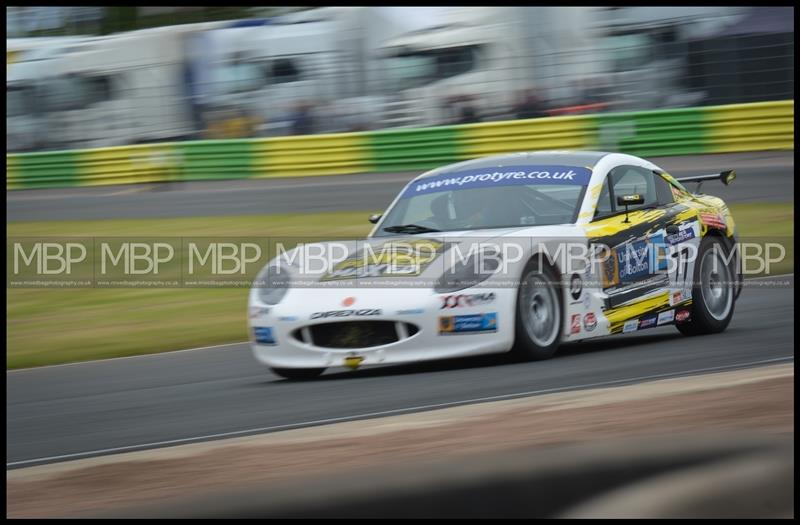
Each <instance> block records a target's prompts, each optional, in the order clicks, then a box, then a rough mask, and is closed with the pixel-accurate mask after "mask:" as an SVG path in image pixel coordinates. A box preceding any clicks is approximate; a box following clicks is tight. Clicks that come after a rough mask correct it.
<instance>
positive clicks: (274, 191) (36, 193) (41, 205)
mask: <svg viewBox="0 0 800 525" xmlns="http://www.w3.org/2000/svg"><path fill="white" fill-rule="evenodd" d="M650 160H652V161H653V162H654V163H655V164H657V165H659V166H660V167H662V168H664V169H665V170H667V171H668V172H670V173H671V174H672V175H675V176H677V177H680V176H687V175H702V174H706V173H715V172H719V171H722V170H725V169H730V168H733V169H736V172H737V179H736V181H735V182H734V183H733V184H732V185H731V186H728V187H726V186H723V185H722V184H720V183H718V182H706V183H704V185H703V191H705V192H707V193H709V194H711V195H716V196H718V197H721V198H723V199H725V200H726V201H730V202H784V201H789V200H792V196H793V194H794V152H792V151H778V152H774V151H772V152H771V151H764V152H754V153H736V154H717V155H695V156H684V157H660V158H656V157H654V158H651V159H650ZM420 173H421V172H407V173H375V174H360V175H342V176H325V177H301V178H285V179H258V180H232V181H208V182H187V183H173V184H166V185H165V184H155V185H152V184H145V185H132V186H105V187H87V188H64V189H43V190H15V191H10V192H7V193H6V204H7V212H6V220H7V221H44V220H80V219H134V218H159V217H160V218H164V217H191V216H201V215H206V216H208V215H210V216H222V215H261V214H280V213H317V212H327V211H352V210H355V211H358V210H364V211H372V210H383V209H385V208H386V206H388V205H389V204H390V203H391V201H392V199H393V198H394V197H395V195H397V193H398V192H399V191H400V189H401V188H402V187H403V186H404V185H405V184H406V183H407V182H408V181H410V180H411V179H413V178H414V177H416V176H417V175H419V174H420ZM694 186H695V185H694V184H692V185H690V186H689V189H691V190H694ZM365 221H366V218H365Z"/></svg>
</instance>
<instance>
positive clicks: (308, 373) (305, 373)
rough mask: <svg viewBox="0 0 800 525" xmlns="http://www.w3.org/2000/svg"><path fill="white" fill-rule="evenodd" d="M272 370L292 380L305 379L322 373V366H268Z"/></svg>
mask: <svg viewBox="0 0 800 525" xmlns="http://www.w3.org/2000/svg"><path fill="white" fill-rule="evenodd" d="M270 370H272V372H273V373H274V374H276V375H279V376H281V377H285V378H286V379H291V380H293V381H307V380H309V379H314V378H317V377H319V376H320V375H322V372H324V371H325V369H324V368H270Z"/></svg>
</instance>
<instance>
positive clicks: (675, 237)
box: [667, 226, 694, 245]
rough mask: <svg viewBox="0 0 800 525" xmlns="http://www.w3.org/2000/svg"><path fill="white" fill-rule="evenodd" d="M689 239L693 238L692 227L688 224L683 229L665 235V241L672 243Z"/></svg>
mask: <svg viewBox="0 0 800 525" xmlns="http://www.w3.org/2000/svg"><path fill="white" fill-rule="evenodd" d="M689 239H694V228H693V227H691V226H689V227H688V228H685V229H683V230H680V231H679V232H678V233H674V234H672V235H667V242H668V243H669V244H670V245H672V244H679V243H682V242H685V241H688V240H689Z"/></svg>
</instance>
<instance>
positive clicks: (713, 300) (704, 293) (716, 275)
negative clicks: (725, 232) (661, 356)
mask: <svg viewBox="0 0 800 525" xmlns="http://www.w3.org/2000/svg"><path fill="white" fill-rule="evenodd" d="M727 259H728V250H726V249H725V246H724V245H723V244H722V242H721V241H720V240H719V239H718V238H716V237H706V238H704V239H703V241H702V242H701V243H700V249H699V250H698V253H697V261H698V262H697V263H696V264H695V269H694V283H693V286H692V309H691V314H690V316H689V319H688V320H686V321H684V322H676V325H675V326H676V327H677V328H678V330H679V331H680V332H681V333H682V334H684V335H703V334H716V333H719V332H722V331H723V330H725V328H727V327H728V324H729V323H730V322H731V319H732V318H733V309H734V303H735V297H734V296H735V293H736V283H735V278H734V274H733V272H732V271H731V267H730V264H726V261H727Z"/></svg>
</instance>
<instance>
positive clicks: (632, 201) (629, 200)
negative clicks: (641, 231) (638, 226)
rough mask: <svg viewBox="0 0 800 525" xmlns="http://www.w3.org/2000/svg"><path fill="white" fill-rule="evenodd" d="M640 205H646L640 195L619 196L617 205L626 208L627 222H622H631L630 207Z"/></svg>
mask: <svg viewBox="0 0 800 525" xmlns="http://www.w3.org/2000/svg"><path fill="white" fill-rule="evenodd" d="M638 204H644V197H642V196H641V195H639V194H638V193H631V194H630V195H619V196H618V197H617V205H618V206H625V220H624V221H622V222H631V221H630V220H628V206H636V205H638Z"/></svg>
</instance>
